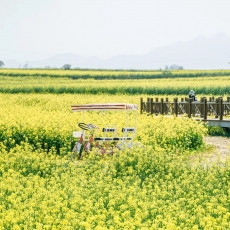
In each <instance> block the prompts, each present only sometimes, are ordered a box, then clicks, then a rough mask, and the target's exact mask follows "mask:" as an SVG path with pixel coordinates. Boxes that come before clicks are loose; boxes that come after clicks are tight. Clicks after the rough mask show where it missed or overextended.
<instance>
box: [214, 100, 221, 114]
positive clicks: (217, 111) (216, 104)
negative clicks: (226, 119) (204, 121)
mask: <svg viewBox="0 0 230 230" xmlns="http://www.w3.org/2000/svg"><path fill="white" fill-rule="evenodd" d="M218 102H219V100H218V98H216V100H215V110H216V114H217V115H216V116H215V118H218V116H219V115H220V114H219V106H218Z"/></svg>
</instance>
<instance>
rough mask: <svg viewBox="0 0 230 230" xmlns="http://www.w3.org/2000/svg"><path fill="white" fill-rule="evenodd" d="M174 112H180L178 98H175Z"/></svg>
mask: <svg viewBox="0 0 230 230" xmlns="http://www.w3.org/2000/svg"><path fill="white" fill-rule="evenodd" d="M174 114H175V115H176V116H177V114H178V98H177V97H175V98H174Z"/></svg>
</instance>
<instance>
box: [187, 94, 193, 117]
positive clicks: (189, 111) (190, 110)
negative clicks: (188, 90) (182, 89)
mask: <svg viewBox="0 0 230 230" xmlns="http://www.w3.org/2000/svg"><path fill="white" fill-rule="evenodd" d="M192 101H193V99H192V98H189V99H188V117H189V118H191V114H192Z"/></svg>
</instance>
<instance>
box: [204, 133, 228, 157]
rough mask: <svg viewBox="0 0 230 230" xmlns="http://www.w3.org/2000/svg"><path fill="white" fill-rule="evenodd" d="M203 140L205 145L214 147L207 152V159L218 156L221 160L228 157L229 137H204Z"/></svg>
mask: <svg viewBox="0 0 230 230" xmlns="http://www.w3.org/2000/svg"><path fill="white" fill-rule="evenodd" d="M204 141H205V143H206V144H207V145H211V146H213V147H214V149H213V150H212V152H211V153H210V154H209V157H208V158H209V159H210V160H211V161H212V160H214V159H217V158H218V156H220V158H221V160H225V159H226V157H230V138H227V137H205V138H204Z"/></svg>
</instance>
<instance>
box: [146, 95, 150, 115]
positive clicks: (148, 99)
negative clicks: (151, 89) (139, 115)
mask: <svg viewBox="0 0 230 230" xmlns="http://www.w3.org/2000/svg"><path fill="white" fill-rule="evenodd" d="M149 101H150V98H149V97H147V103H146V113H149Z"/></svg>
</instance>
